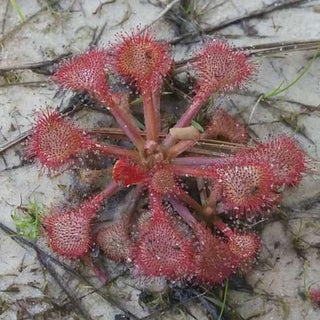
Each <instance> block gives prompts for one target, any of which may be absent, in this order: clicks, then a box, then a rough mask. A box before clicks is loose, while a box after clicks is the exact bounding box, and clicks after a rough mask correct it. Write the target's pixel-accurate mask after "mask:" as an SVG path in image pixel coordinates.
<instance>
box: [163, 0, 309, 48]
mask: <svg viewBox="0 0 320 320" xmlns="http://www.w3.org/2000/svg"><path fill="white" fill-rule="evenodd" d="M307 1H308V0H292V1H283V2H279V1H278V0H276V1H275V2H273V3H271V4H269V5H267V6H265V7H263V8H262V9H257V10H254V11H251V12H248V13H245V14H243V15H242V16H240V17H239V16H237V17H235V18H232V19H228V20H225V21H224V22H222V23H220V24H218V25H215V26H210V27H207V28H203V29H202V30H201V33H211V32H214V31H218V30H221V29H223V28H226V27H228V26H231V25H233V24H235V23H239V22H241V21H244V20H249V19H253V18H258V17H260V16H263V15H265V14H267V13H270V12H273V11H276V10H281V9H285V8H288V7H290V6H294V5H298V4H302V3H304V2H307ZM199 34H200V32H199V31H198V30H196V31H191V32H187V33H185V34H183V35H181V36H179V37H176V38H173V39H171V40H170V41H169V43H170V44H176V43H178V42H180V41H182V40H184V39H186V38H188V37H194V36H198V35H199Z"/></svg>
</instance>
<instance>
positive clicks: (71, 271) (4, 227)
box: [0, 222, 139, 320]
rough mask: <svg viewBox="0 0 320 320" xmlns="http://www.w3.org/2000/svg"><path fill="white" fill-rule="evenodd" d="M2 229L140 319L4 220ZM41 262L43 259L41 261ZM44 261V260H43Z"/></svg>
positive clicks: (110, 301)
mask: <svg viewBox="0 0 320 320" xmlns="http://www.w3.org/2000/svg"><path fill="white" fill-rule="evenodd" d="M0 229H1V230H2V231H3V232H4V233H6V234H7V235H8V236H10V237H11V238H12V239H13V240H14V241H16V242H17V243H19V244H20V245H21V246H26V247H28V248H31V249H33V250H35V252H36V253H37V254H38V256H39V255H40V257H42V259H44V260H43V261H44V262H45V261H47V260H49V261H51V262H50V263H55V264H56V265H58V266H59V267H61V268H62V269H63V270H65V271H67V272H68V273H69V274H71V275H72V276H74V277H75V278H76V279H78V280H79V281H81V282H83V283H84V284H86V285H88V286H90V287H92V288H94V291H93V292H95V293H97V294H98V295H99V296H100V297H101V298H103V299H104V300H105V301H107V302H109V303H110V304H112V305H113V306H115V307H116V308H117V309H119V310H120V311H121V312H123V313H125V314H127V315H128V316H129V317H131V318H132V319H133V320H139V318H138V317H136V316H135V315H134V314H132V313H131V312H130V311H128V310H126V309H125V308H124V307H122V306H121V305H120V304H119V303H118V302H117V301H116V300H115V299H113V298H112V297H111V296H108V295H106V294H105V293H104V292H103V291H102V290H101V288H95V286H94V285H93V284H92V283H91V282H90V281H89V280H87V279H86V278H85V277H83V276H82V275H81V274H79V273H78V272H76V271H75V270H73V269H72V268H71V267H70V266H68V265H67V264H65V263H63V262H61V261H59V260H58V259H56V258H55V257H53V256H51V255H50V254H48V253H47V252H46V251H44V250H43V249H41V248H40V247H38V246H37V244H35V243H33V242H31V241H29V240H27V239H25V238H23V237H21V236H19V234H17V233H16V232H14V231H13V230H12V229H10V228H9V227H7V226H6V225H4V224H3V223H2V222H0ZM40 262H41V261H40ZM41 263H42V262H41Z"/></svg>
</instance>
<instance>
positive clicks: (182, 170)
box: [170, 165, 213, 178]
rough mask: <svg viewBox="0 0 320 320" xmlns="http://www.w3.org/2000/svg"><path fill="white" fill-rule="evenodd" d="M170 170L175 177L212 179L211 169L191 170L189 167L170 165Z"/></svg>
mask: <svg viewBox="0 0 320 320" xmlns="http://www.w3.org/2000/svg"><path fill="white" fill-rule="evenodd" d="M170 170H172V172H173V173H174V174H175V175H177V176H193V177H198V178H209V177H212V173H213V172H211V171H213V168H201V167H200V168H193V167H190V166H182V165H170Z"/></svg>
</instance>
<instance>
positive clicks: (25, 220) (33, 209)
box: [11, 200, 45, 241]
mask: <svg viewBox="0 0 320 320" xmlns="http://www.w3.org/2000/svg"><path fill="white" fill-rule="evenodd" d="M16 209H20V210H21V211H22V213H21V214H18V213H17V212H16ZM16 209H13V210H12V213H11V218H12V220H13V222H14V224H15V225H16V228H17V230H18V233H19V234H20V235H21V236H23V237H25V238H27V239H30V240H33V241H35V240H37V239H38V236H39V226H40V217H41V216H42V215H44V211H45V208H44V206H42V205H41V206H39V205H38V203H37V202H36V201H35V200H33V201H30V202H29V204H28V206H27V207H22V206H19V207H17V208H16Z"/></svg>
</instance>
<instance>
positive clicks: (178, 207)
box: [169, 198, 197, 228]
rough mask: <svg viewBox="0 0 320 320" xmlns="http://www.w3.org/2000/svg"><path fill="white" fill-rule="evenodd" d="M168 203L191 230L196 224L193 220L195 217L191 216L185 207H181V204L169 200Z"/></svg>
mask: <svg viewBox="0 0 320 320" xmlns="http://www.w3.org/2000/svg"><path fill="white" fill-rule="evenodd" d="M169 201H170V203H171V204H172V206H173V207H174V209H175V210H176V211H177V212H178V214H179V215H180V216H181V218H183V220H184V221H185V222H186V223H187V224H188V225H189V226H190V227H191V228H193V226H194V225H195V224H196V223H197V220H196V219H195V217H194V216H193V215H192V214H191V212H190V211H189V210H188V209H187V208H186V207H185V206H183V205H182V204H181V203H179V202H178V201H176V200H174V199H172V198H170V200H169Z"/></svg>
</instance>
